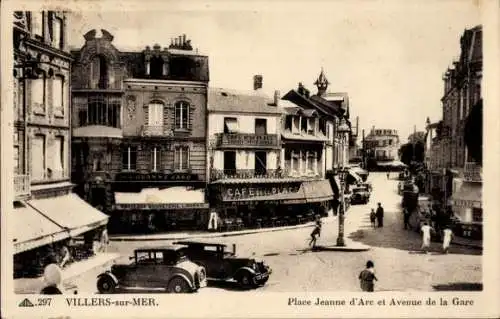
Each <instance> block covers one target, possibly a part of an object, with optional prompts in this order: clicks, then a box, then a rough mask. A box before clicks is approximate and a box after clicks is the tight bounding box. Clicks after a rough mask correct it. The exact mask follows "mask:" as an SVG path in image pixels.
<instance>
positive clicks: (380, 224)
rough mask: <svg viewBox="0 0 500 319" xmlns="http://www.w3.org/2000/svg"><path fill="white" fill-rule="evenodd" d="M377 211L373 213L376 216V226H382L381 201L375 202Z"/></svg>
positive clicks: (382, 212)
mask: <svg viewBox="0 0 500 319" xmlns="http://www.w3.org/2000/svg"><path fill="white" fill-rule="evenodd" d="M377 205H378V207H377V212H376V213H375V215H376V217H377V225H378V227H384V208H383V207H382V204H381V203H377Z"/></svg>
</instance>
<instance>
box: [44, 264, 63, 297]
mask: <svg viewBox="0 0 500 319" xmlns="http://www.w3.org/2000/svg"><path fill="white" fill-rule="evenodd" d="M61 280H62V275H61V268H59V266H58V265H57V264H49V265H47V266H46V267H45V269H44V271H43V281H44V283H45V287H44V288H43V289H42V290H41V291H40V294H42V295H61V294H62V292H61V289H59V285H60V284H61Z"/></svg>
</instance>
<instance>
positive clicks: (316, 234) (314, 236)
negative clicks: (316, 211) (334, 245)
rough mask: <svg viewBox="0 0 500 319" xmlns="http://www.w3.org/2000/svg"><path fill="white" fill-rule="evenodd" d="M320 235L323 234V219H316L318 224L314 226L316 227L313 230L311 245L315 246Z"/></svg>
mask: <svg viewBox="0 0 500 319" xmlns="http://www.w3.org/2000/svg"><path fill="white" fill-rule="evenodd" d="M320 236H321V219H316V225H315V226H314V229H313V231H312V232H311V240H310V241H309V246H312V248H315V247H316V241H317V237H320Z"/></svg>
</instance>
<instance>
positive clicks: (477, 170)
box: [464, 162, 483, 182]
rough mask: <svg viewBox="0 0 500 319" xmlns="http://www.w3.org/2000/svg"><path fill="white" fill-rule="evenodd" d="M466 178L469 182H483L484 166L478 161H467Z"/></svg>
mask: <svg viewBox="0 0 500 319" xmlns="http://www.w3.org/2000/svg"><path fill="white" fill-rule="evenodd" d="M464 180H465V181H467V182H482V180H483V172H482V167H481V165H479V164H478V163H474V162H468V163H465V169H464Z"/></svg>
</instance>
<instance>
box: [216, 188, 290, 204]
mask: <svg viewBox="0 0 500 319" xmlns="http://www.w3.org/2000/svg"><path fill="white" fill-rule="evenodd" d="M299 190H300V186H294V185H286V186H283V185H278V186H272V187H256V186H238V187H230V188H227V189H226V190H225V192H224V194H223V199H224V200H225V201H231V200H240V199H252V198H257V197H261V196H270V195H283V194H291V193H298V192H299Z"/></svg>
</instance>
